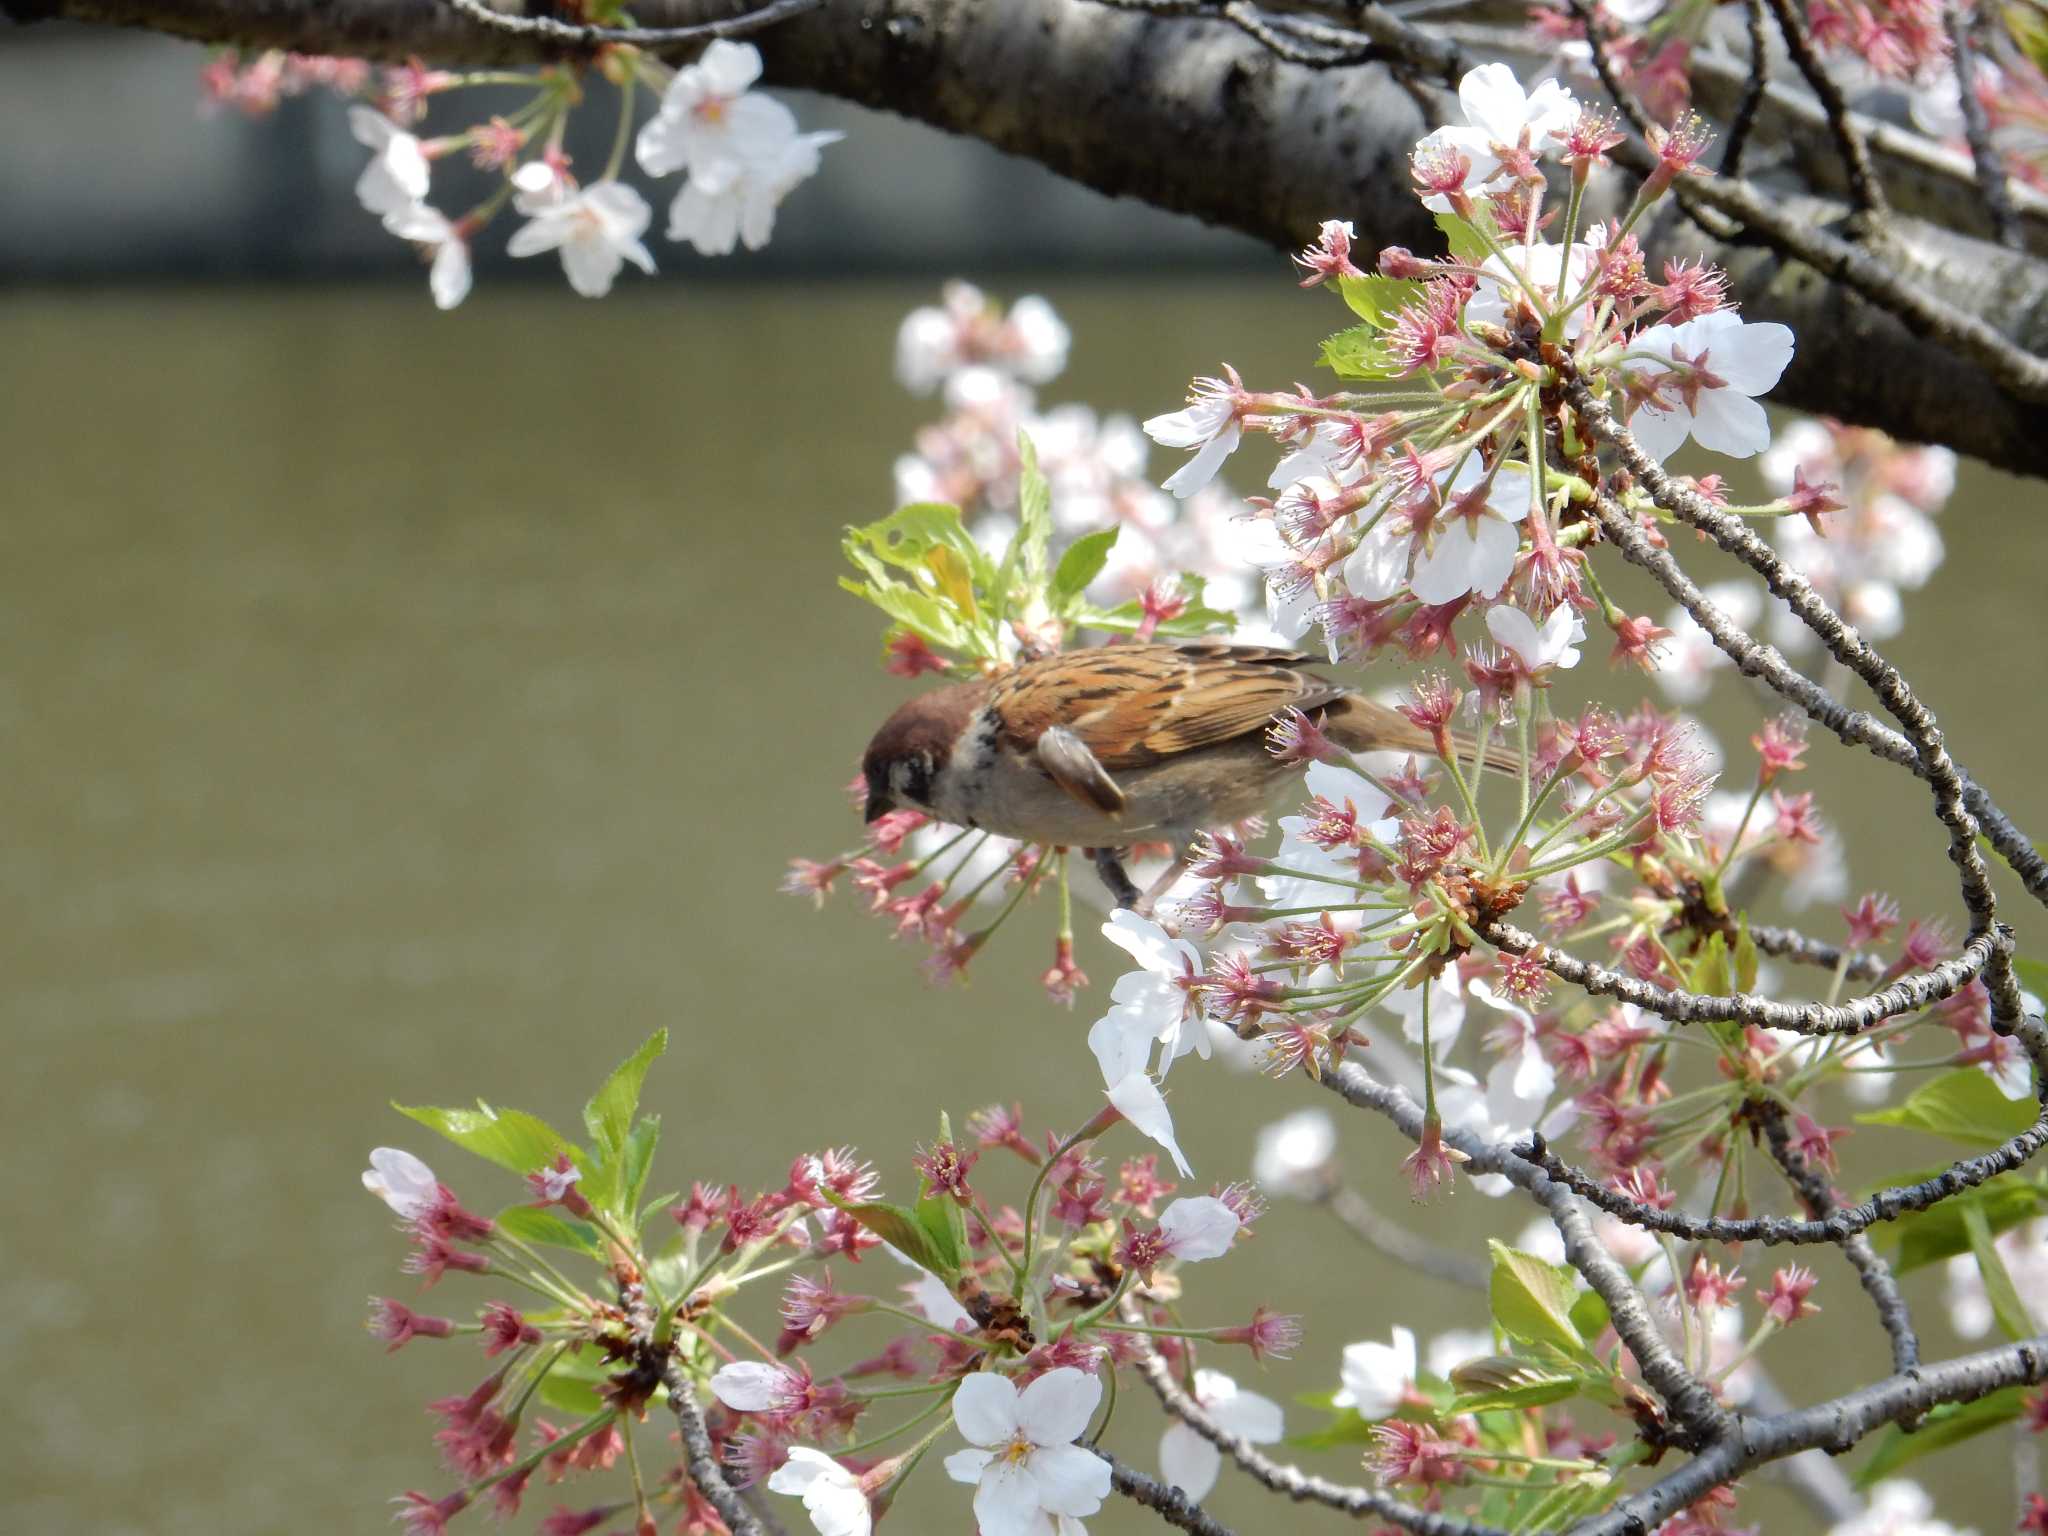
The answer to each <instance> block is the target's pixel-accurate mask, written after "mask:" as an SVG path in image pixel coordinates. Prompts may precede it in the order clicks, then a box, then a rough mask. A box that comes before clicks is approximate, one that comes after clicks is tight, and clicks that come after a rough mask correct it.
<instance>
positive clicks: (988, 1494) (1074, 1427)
mask: <svg viewBox="0 0 2048 1536" xmlns="http://www.w3.org/2000/svg"><path fill="white" fill-rule="evenodd" d="M1101 1397H1102V1383H1101V1381H1100V1380H1099V1379H1098V1378H1096V1377H1095V1376H1092V1375H1090V1374H1088V1373H1087V1372H1085V1371H1079V1370H1075V1369H1074V1368H1072V1367H1071V1366H1062V1367H1061V1368H1059V1369H1058V1370H1052V1371H1047V1372H1046V1373H1045V1374H1044V1375H1043V1376H1041V1377H1039V1378H1038V1379H1037V1380H1036V1381H1034V1382H1032V1383H1031V1385H1030V1386H1028V1387H1026V1388H1025V1389H1024V1390H1023V1391H1022V1392H1019V1391H1018V1390H1017V1388H1016V1385H1015V1384H1014V1383H1013V1382H1011V1381H1010V1380H1009V1379H1008V1378H1007V1377H1003V1376H998V1375H996V1374H994V1373H993V1372H990V1371H977V1372H975V1373H974V1374H972V1375H970V1376H968V1377H967V1378H966V1379H965V1380H963V1381H962V1382H961V1383H960V1387H959V1390H958V1391H956V1392H955V1393H954V1395H953V1424H954V1427H955V1428H957V1429H958V1430H959V1431H960V1433H961V1435H962V1436H964V1437H965V1438H966V1440H967V1441H968V1443H969V1446H970V1448H969V1449H967V1450H961V1451H955V1452H954V1453H953V1454H952V1455H950V1456H948V1457H947V1458H946V1473H947V1475H948V1476H950V1477H951V1478H952V1479H953V1480H954V1481H955V1482H959V1483H972V1484H974V1485H975V1492H974V1518H975V1521H976V1522H977V1523H978V1524H979V1525H980V1527H981V1532H982V1536H1042V1533H1044V1532H1046V1531H1049V1530H1054V1529H1056V1528H1058V1527H1059V1526H1060V1524H1061V1522H1062V1521H1063V1520H1073V1521H1078V1520H1079V1519H1080V1518H1081V1517H1082V1516H1085V1515H1092V1514H1094V1513H1095V1512H1096V1511H1097V1510H1098V1509H1100V1508H1101V1507H1102V1501H1103V1500H1104V1499H1105V1498H1107V1497H1108V1496H1109V1487H1110V1474H1109V1463H1108V1462H1106V1461H1104V1460H1103V1459H1102V1458H1101V1457H1099V1456H1097V1455H1096V1454H1095V1453H1094V1452H1092V1451H1088V1450H1084V1449H1082V1448H1081V1447H1080V1446H1078V1445H1075V1444H1074V1443H1073V1442H1074V1440H1075V1439H1076V1438H1078V1437H1079V1436H1080V1434H1081V1433H1082V1431H1083V1430H1085V1429H1086V1428H1087V1427H1088V1420H1089V1419H1090V1417H1091V1416H1093V1414H1094V1412H1095V1407H1096V1404H1097V1403H1098V1402H1099V1401H1100V1400H1101Z"/></svg>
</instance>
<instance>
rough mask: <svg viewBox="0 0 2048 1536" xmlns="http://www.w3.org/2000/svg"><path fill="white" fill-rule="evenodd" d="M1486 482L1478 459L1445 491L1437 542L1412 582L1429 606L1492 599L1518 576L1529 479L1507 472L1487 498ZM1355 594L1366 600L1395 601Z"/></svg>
mask: <svg viewBox="0 0 2048 1536" xmlns="http://www.w3.org/2000/svg"><path fill="white" fill-rule="evenodd" d="M1484 477H1485V470H1484V468H1483V467H1482V466H1481V465H1480V463H1479V458H1478V456H1477V455H1476V454H1474V455H1470V456H1468V457H1467V458H1466V459H1465V461H1464V463H1462V464H1460V465H1459V466H1458V470H1457V473H1456V474H1454V475H1453V476H1452V477H1451V480H1450V483H1449V484H1448V485H1446V486H1445V487H1444V488H1443V509H1442V511H1440V512H1439V513H1438V514H1437V517H1436V522H1435V528H1436V539H1435V542H1434V543H1433V544H1432V545H1431V546H1430V548H1429V549H1428V550H1427V551H1425V552H1424V553H1422V554H1421V555H1420V556H1419V557H1418V558H1417V559H1416V561H1415V573H1414V575H1413V576H1412V577H1411V578H1410V580H1409V587H1410V590H1412V591H1413V592H1414V593H1415V595H1416V596H1417V597H1419V598H1421V599H1422V600H1423V601H1424V602H1425V603H1429V604H1432V605H1434V604H1438V603H1448V602H1452V601H1454V600H1455V599H1457V598H1461V597H1463V596H1464V595H1465V594H1466V593H1468V592H1474V593H1477V594H1478V595H1479V596H1481V597H1492V596H1493V595H1494V594H1495V593H1497V592H1499V591H1500V589H1501V588H1502V587H1504V586H1505V585H1507V580H1508V578H1509V577H1510V576H1512V575H1513V574H1514V570H1515V555H1516V552H1517V551H1518V550H1519V549H1520V548H1521V544H1522V536H1521V533H1520V531H1519V530H1518V529H1517V528H1516V526H1515V525H1516V524H1517V523H1519V522H1521V521H1522V519H1523V518H1525V517H1527V516H1528V515H1529V477H1528V475H1527V474H1525V473H1524V472H1522V471H1521V470H1515V469H1503V470H1500V471H1499V472H1498V473H1496V474H1495V475H1494V476H1493V479H1492V482H1491V483H1490V484H1488V485H1487V487H1486V490H1485V493H1484V495H1479V494H1475V493H1476V492H1477V491H1478V488H1479V485H1480V482H1481V480H1482V479H1483V478H1484ZM1347 571H1348V568H1347ZM1352 590H1353V591H1355V592H1358V593H1359V595H1360V596H1362V597H1383V596H1390V595H1391V594H1390V593H1383V592H1371V591H1363V590H1361V589H1359V588H1357V587H1354V588H1353V589H1352Z"/></svg>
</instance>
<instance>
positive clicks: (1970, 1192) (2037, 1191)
mask: <svg viewBox="0 0 2048 1536" xmlns="http://www.w3.org/2000/svg"><path fill="white" fill-rule="evenodd" d="M1907 1182H1912V1183H1917V1182H1919V1181H1918V1180H1909V1181H1907ZM2044 1209H2048V1194H2044V1193H2043V1192H2042V1190H2041V1188H2040V1187H2039V1186H2038V1185H2036V1184H2034V1183H2033V1182H2031V1181H2030V1180H2029V1179H2028V1178H2027V1177H2026V1176H2025V1175H2023V1174H2020V1173H2007V1174H2001V1175H2000V1176H1999V1177H1997V1178H1995V1179H1990V1180H1987V1181H1986V1182H1984V1183H1982V1184H1980V1185H1978V1186H1977V1187H1976V1188H1975V1189H1966V1190H1964V1191H1962V1192H1961V1193H1960V1194H1955V1195H1951V1196H1950V1197H1949V1198H1948V1199H1946V1200H1944V1201H1942V1202H1941V1203H1940V1204H1939V1205H1936V1206H1931V1207H1930V1208H1928V1209H1927V1210H1924V1211H1909V1212H1907V1213H1906V1214H1904V1215H1902V1216H1900V1217H1899V1219H1898V1220H1897V1222H1896V1223H1894V1230H1896V1231H1897V1233H1898V1238H1899V1241H1898V1248H1897V1250H1896V1254H1895V1256H1894V1258H1893V1260H1892V1267H1893V1268H1894V1269H1896V1270H1897V1271H1898V1272H1899V1273H1900V1274H1902V1275H1904V1274H1910V1273H1912V1271H1914V1270H1916V1269H1924V1268H1925V1267H1926V1266H1927V1265H1929V1264H1934V1263H1938V1262H1940V1261H1941V1260H1943V1259H1948V1258H1953V1257H1954V1256H1955V1255H1956V1254H1959V1253H1968V1252H1969V1251H1970V1232H1969V1228H1968V1226H1967V1225H1966V1224H1965V1222H1964V1216H1965V1215H1966V1214H1967V1213H1969V1212H1972V1211H1974V1212H1976V1213H1977V1214H1978V1215H1980V1216H1982V1218H1983V1221H1984V1226H1985V1228H1986V1230H1987V1231H1989V1232H1990V1233H1991V1234H1992V1235H1993V1236H1996V1235H1997V1234H1998V1233H2000V1232H2003V1231H2005V1230H2006V1229H2007V1228H2009V1227H2016V1226H2018V1225H2019V1224H2020V1223H2021V1222H2023V1221H2031V1220H2032V1219H2033V1218H2034V1217H2035V1216H2037V1215H2039V1214H2040V1213H2041V1212H2042V1211H2043V1210H2044Z"/></svg>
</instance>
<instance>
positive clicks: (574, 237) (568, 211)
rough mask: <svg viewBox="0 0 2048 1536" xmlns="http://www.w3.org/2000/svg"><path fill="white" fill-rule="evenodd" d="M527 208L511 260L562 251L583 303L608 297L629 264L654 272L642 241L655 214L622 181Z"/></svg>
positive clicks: (564, 267) (600, 184)
mask: <svg viewBox="0 0 2048 1536" xmlns="http://www.w3.org/2000/svg"><path fill="white" fill-rule="evenodd" d="M528 206H529V207H530V208H531V209H532V213H531V216H530V218H529V219H528V221H527V223H526V225H525V226H524V227H523V228H521V229H519V230H516V231H515V232H514V233H513V236H512V238H511V240H509V241H508V242H507V243H506V246H505V248H506V250H508V251H509V252H511V254H512V255H514V256H538V255H539V254H540V253H541V252H543V251H560V252H561V255H562V271H563V272H564V273H565V274H566V275H567V276H568V279H569V286H570V287H571V288H574V289H575V290H576V291H577V292H578V293H580V294H582V295H583V297H585V298H586V299H601V298H603V297H604V296H605V295H606V294H607V293H610V292H611V290H612V280H613V279H614V278H616V277H617V276H618V275H619V268H620V266H622V265H623V264H624V263H626V262H628V261H630V262H632V263H633V265H634V266H636V267H638V268H639V269H640V270H641V271H642V272H646V273H648V274H650V275H651V274H652V273H653V271H654V257H653V256H652V255H651V254H649V252H648V249H647V247H646V246H644V245H642V244H641V243H640V237H641V236H642V235H644V234H645V233H646V232H647V226H648V224H649V222H650V221H651V220H652V219H653V217H654V215H653V214H652V213H651V212H650V211H649V209H648V207H647V200H646V199H645V198H643V197H642V196H641V195H640V194H639V193H638V192H636V191H634V190H633V189H632V188H631V187H629V186H627V185H626V184H625V183H624V182H619V181H600V182H598V183H596V184H595V185H594V186H589V187H585V188H584V189H583V190H582V191H580V192H575V193H571V194H569V195H567V196H564V197H561V198H560V199H559V200H555V201H547V202H545V203H542V202H534V203H531V204H529V205H528Z"/></svg>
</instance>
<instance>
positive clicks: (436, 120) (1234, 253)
mask: <svg viewBox="0 0 2048 1536" xmlns="http://www.w3.org/2000/svg"><path fill="white" fill-rule="evenodd" d="M207 58H208V52H207V50H206V49H204V48H201V47H198V46H195V45H193V44H189V43H181V42H176V41H173V40H171V39H168V38H160V37H151V36H148V35H146V34H139V33H133V32H117V31H111V30H101V29H97V28H87V27H70V26H57V25H46V26H36V27H26V28H15V27H8V26H6V25H4V24H0V143H4V144H5V145H6V146H7V150H6V152H5V153H4V154H0V283H7V282H29V281H33V282H78V281H107V280H150V279H157V278H172V279H186V280H191V279H198V280H206V279H224V278H249V277H263V278H292V277H301V276H319V277H342V276H347V277H354V276H369V275H377V274H386V273H388V274H392V275H398V274H403V273H408V272H410V271H412V270H413V268H414V262H413V258H412V256H411V253H410V252H408V251H407V250H405V249H404V248H403V247H402V246H401V245H400V244H399V242H397V241H395V240H393V239H392V238H390V237H389V236H387V235H385V234H384V233H383V231H382V230H381V229H379V228H378V226H377V223H376V221H375V220H373V219H371V218H370V217H369V215H367V214H365V213H364V212H363V211H362V210H361V209H360V208H358V207H357V205H356V201H355V198H354V195H353V193H352V187H353V185H354V182H355V178H356V175H357V173H358V171H359V170H360V169H361V167H362V164H363V160H364V156H365V151H364V150H363V149H362V148H361V147H360V146H359V145H357V144H356V143H355V142H354V140H353V139H351V138H350V137H349V133H348V127H347V123H346V121H345V118H344V110H343V105H342V103H341V102H340V100H338V99H337V98H335V97H334V96H332V95H329V94H327V93H324V92H323V93H319V94H316V95H311V96H306V97H301V98H298V99H295V100H291V101H287V102H285V103H284V104H283V105H282V106H281V107H280V108H279V109H278V111H277V112H275V113H274V114H272V115H271V116H268V117H265V118H260V119H255V120H249V119H245V118H243V117H242V116H240V115H239V114H237V113H234V112H232V111H229V112H218V113H214V114H211V115H209V114H207V113H205V112H203V111H202V110H201V106H200V88H199V72H200V69H201V67H202V66H203V65H204V64H205V62H206V60H207ZM463 98H464V99H463V109H464V111H465V112H466V111H467V110H468V109H469V108H470V107H471V106H472V105H473V104H474V105H478V106H481V105H482V104H483V103H485V102H487V101H488V100H489V97H488V95H487V93H484V92H464V93H463ZM512 99H514V98H507V100H508V101H509V100H512ZM789 100H790V102H791V105H792V106H793V107H794V108H795V110H796V112H797V115H798V117H799V119H800V120H801V122H802V123H803V125H804V126H805V127H806V128H838V129H841V130H843V131H844V132H845V134H846V140H845V142H844V143H842V144H840V145H838V146H836V147H834V148H832V149H830V150H828V151H827V152H826V159H825V170H824V172H823V174H821V175H820V176H819V177H818V178H817V179H816V180H814V181H812V182H809V183H807V184H806V185H805V186H803V187H802V188H801V189H799V191H798V192H797V193H796V194H795V195H794V196H793V197H792V198H791V199H790V201H789V202H788V203H786V204H785V205H784V208H783V214H782V217H781V219H780V221H779V223H778V225H777V229H776V234H775V240H774V243H773V244H772V246H771V247H770V248H769V249H768V250H767V251H765V252H762V253H760V254H757V255H747V254H744V253H743V254H741V255H738V256H734V257H730V258H726V259H725V260H723V261H719V262H707V261H703V260H701V259H700V258H698V257H696V256H695V254H694V253H692V252H689V251H687V250H683V249H678V248H675V247H671V246H667V245H666V244H663V245H662V246H661V247H660V248H659V250H658V255H659V257H660V259H661V262H662V265H663V268H664V270H669V271H683V272H692V271H698V272H701V270H702V269H705V268H711V269H714V270H716V271H718V272H719V273H720V275H732V276H745V275H749V274H754V273H761V272H765V271H784V272H787V271H792V270H798V271H803V270H810V271H831V270H856V271H885V272H886V271H943V272H952V271H963V272H970V273H985V272H992V271H1000V270H1003V269H1009V268H1025V267H1037V266H1058V267H1063V268H1073V267H1136V268H1141V269H1161V268H1188V267H1227V266H1241V265H1245V264H1249V263H1257V262H1266V263H1270V262H1272V261H1273V260H1274V259H1275V258H1274V255H1273V253H1272V252H1271V251H1269V250H1267V249H1266V248H1265V247H1262V246H1259V245H1257V244H1255V243H1254V242H1252V241H1250V240H1247V239H1245V238H1243V237H1241V236H1237V235H1232V234H1227V233H1224V232H1222V231H1219V230H1214V229H1209V228H1206V227H1204V226H1202V225H1200V224H1198V223H1196V222H1195V221H1193V220H1191V219H1184V218H1178V217H1174V216H1171V215H1168V214H1163V213H1159V212H1157V211H1155V210H1152V209H1149V208H1146V207H1144V206H1142V205H1140V204H1137V203H1133V202H1130V201H1126V200H1112V199H1109V198H1105V197H1100V196H1098V195H1096V194H1094V193H1092V192H1088V191H1084V190H1083V189H1081V188H1079V187H1076V186H1074V185H1072V184H1071V183H1068V182H1065V181H1062V180H1060V179H1059V178H1058V177H1056V176H1053V175H1051V174H1050V173H1048V172H1046V171H1044V170H1042V169H1040V168H1039V167H1038V166H1036V165H1033V164H1031V163H1029V162H1026V161H1022V160H1017V159H1013V158H1011V157H1008V156H1005V155H1001V154H998V153H996V152H995V151H993V150H991V149H989V148H987V147H986V146H985V145H982V144H979V143H976V142H973V141H970V140H966V139H958V138H952V137H949V136H947V135H944V134H940V133H936V132H934V131H932V130H930V129H928V128H924V127H922V126H920V125H918V124H914V123H909V122H905V121H902V120H900V119H897V118H892V117H887V116H884V115H881V114H878V113H871V112H865V111H862V110H861V109H859V108H855V107H850V106H847V105H845V104H843V103H840V102H835V101H830V100H824V99H818V98H812V97H802V96H792V97H790V98H789ZM447 110H448V109H447V108H446V107H443V108H442V109H441V112H440V113H437V114H436V115H435V116H434V117H433V118H430V119H429V126H430V127H435V128H438V127H440V126H442V125H443V124H447V125H450V126H453V125H454V124H455V123H456V121H457V119H456V118H455V116H454V115H453V114H449V115H447V116H443V115H441V114H442V113H447ZM581 117H582V119H583V121H582V122H580V124H578V126H579V127H580V129H581V130H582V132H581V134H580V135H577V134H572V138H571V145H570V147H571V149H572V151H574V152H577V153H576V158H577V163H578V164H579V166H585V167H594V166H598V165H601V164H602V163H603V160H604V157H605V153H606V147H607V144H608V139H609V135H610V132H611V127H612V120H613V116H612V110H611V107H610V105H609V102H608V101H607V100H605V99H604V98H602V97H599V98H598V99H597V100H594V101H593V102H592V103H591V105H590V106H589V107H588V108H586V109H585V111H584V112H583V113H582V114H581ZM579 138H580V140H581V142H580V143H579ZM446 174H448V175H450V176H458V177H460V176H467V175H469V172H468V171H467V169H466V167H465V168H462V169H451V170H450V171H449V172H447V173H446ZM670 186H671V187H672V186H673V183H670ZM482 189H483V183H482V181H481V179H478V180H477V181H475V182H474V183H473V184H471V185H468V186H466V187H465V188H464V190H465V191H466V192H467V193H468V194H469V195H470V196H471V197H473V196H475V195H479V194H480V192H481V190H482ZM643 189H644V190H646V191H647V192H648V194H649V199H650V201H653V202H655V203H656V205H657V208H660V207H662V206H663V204H664V202H665V199H664V197H663V195H662V188H661V187H660V186H658V185H657V186H651V187H650V186H646V184H645V183H643ZM437 201H440V200H439V199H437ZM464 205H465V204H464V202H462V201H455V200H449V201H448V202H446V203H444V204H443V206H444V208H445V210H446V211H447V212H449V213H450V214H451V215H452V214H454V213H456V212H459V211H460V209H461V208H462V207H463V206H464ZM513 223H514V221H513V220H511V219H509V218H504V219H501V221H500V224H499V226H498V227H494V228H493V230H492V231H491V232H490V233H489V234H487V235H486V236H485V237H484V238H483V239H482V240H481V241H480V242H479V245H480V247H481V249H480V250H479V253H478V255H479V265H480V266H481V267H482V268H483V269H484V270H486V271H491V270H493V269H496V268H503V267H511V268H524V269H531V268H533V267H534V266H536V265H537V264H535V263H516V262H509V261H507V260H506V258H504V257H503V255H502V251H501V248H502V246H503V242H504V238H505V235H506V234H507V233H509V229H510V227H512V225H513ZM663 223H665V216H664V215H662V214H658V215H657V222H656V232H657V233H658V232H659V230H660V228H661V227H662V225H663ZM535 275H536V276H539V275H542V274H539V273H536V274H535ZM545 275H547V276H548V277H549V278H550V280H556V281H558V280H559V277H558V275H557V274H554V273H552V272H549V273H547V274H545Z"/></svg>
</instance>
